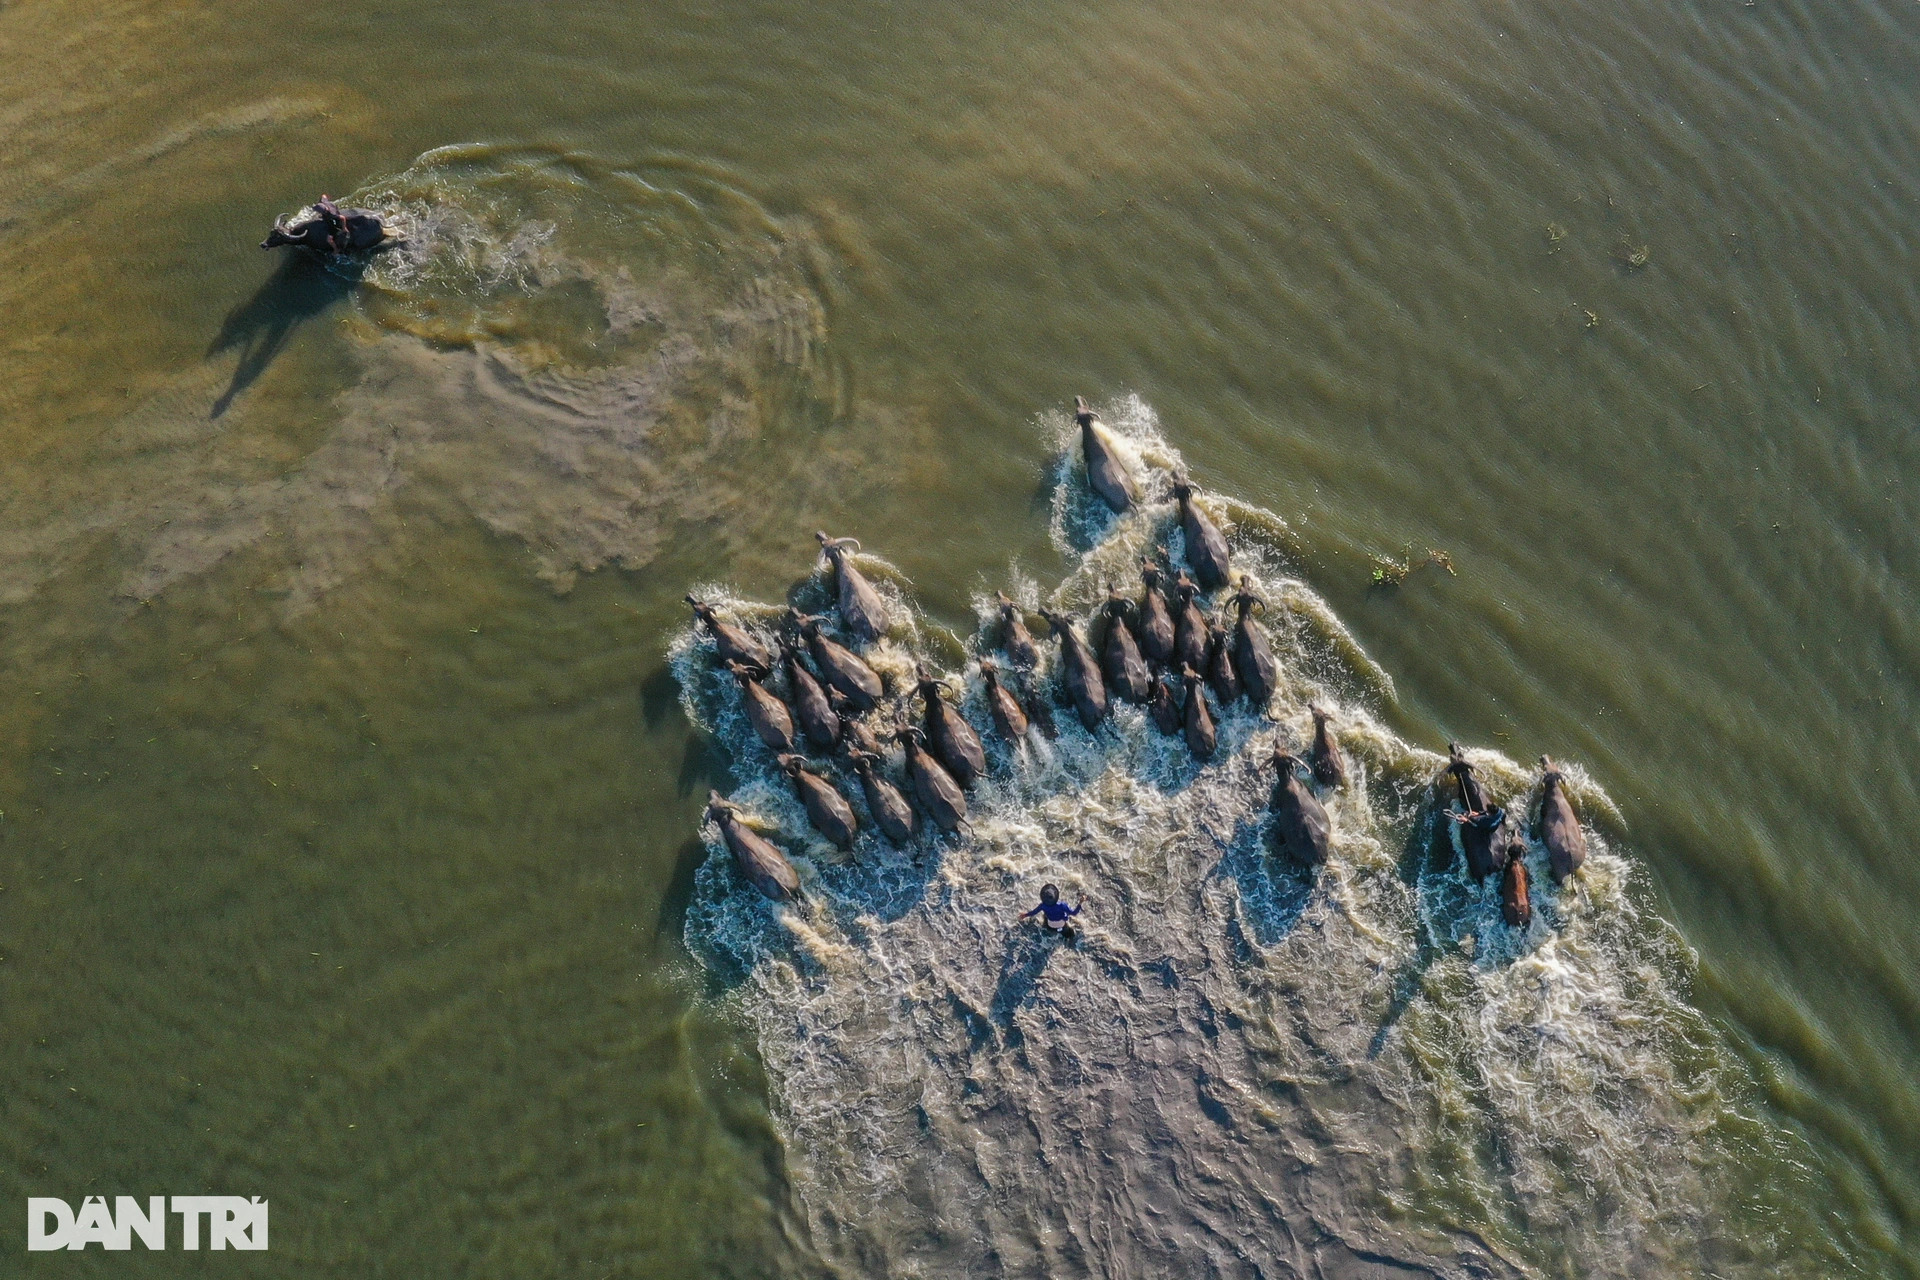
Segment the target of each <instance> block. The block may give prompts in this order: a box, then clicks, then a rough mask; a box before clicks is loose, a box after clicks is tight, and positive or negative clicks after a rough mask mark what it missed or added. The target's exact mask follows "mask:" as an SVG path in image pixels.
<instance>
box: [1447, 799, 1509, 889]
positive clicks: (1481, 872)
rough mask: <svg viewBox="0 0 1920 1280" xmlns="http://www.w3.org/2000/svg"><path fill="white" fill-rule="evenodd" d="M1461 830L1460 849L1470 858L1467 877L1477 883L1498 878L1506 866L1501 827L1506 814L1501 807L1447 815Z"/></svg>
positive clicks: (1505, 838)
mask: <svg viewBox="0 0 1920 1280" xmlns="http://www.w3.org/2000/svg"><path fill="white" fill-rule="evenodd" d="M1447 816H1448V817H1449V818H1451V819H1452V820H1453V821H1454V822H1455V823H1457V824H1459V827H1460V848H1461V849H1462V850H1464V851H1465V853H1466V855H1467V874H1468V875H1470V876H1472V877H1473V878H1474V879H1475V880H1485V879H1486V878H1487V877H1488V876H1497V875H1499V874H1500V873H1501V872H1502V871H1504V870H1506V867H1507V837H1506V835H1505V834H1504V833H1503V831H1502V828H1503V827H1505V825H1506V821H1507V811H1506V810H1505V809H1502V808H1500V807H1498V806H1497V805H1496V806H1494V807H1493V808H1490V809H1486V810H1475V811H1474V812H1471V813H1451V814H1448V815H1447Z"/></svg>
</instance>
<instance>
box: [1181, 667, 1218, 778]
mask: <svg viewBox="0 0 1920 1280" xmlns="http://www.w3.org/2000/svg"><path fill="white" fill-rule="evenodd" d="M1180 682H1181V683H1182V684H1183V685H1185V686H1186V691H1187V701H1186V705H1185V707H1184V708H1182V714H1181V728H1182V729H1183V730H1184V731H1185V733H1186V735H1187V750H1189V751H1191V752H1193V755H1194V758H1195V759H1196V760H1211V759H1212V758H1213V749H1214V747H1215V745H1217V743H1218V741H1219V737H1218V735H1217V734H1216V733H1215V732H1214V728H1213V712H1212V711H1210V710H1208V708H1207V689H1206V684H1205V682H1204V680H1203V678H1202V676H1201V675H1200V673H1199V672H1198V671H1195V670H1194V669H1193V668H1192V667H1187V668H1186V669H1185V670H1183V671H1181V673H1180Z"/></svg>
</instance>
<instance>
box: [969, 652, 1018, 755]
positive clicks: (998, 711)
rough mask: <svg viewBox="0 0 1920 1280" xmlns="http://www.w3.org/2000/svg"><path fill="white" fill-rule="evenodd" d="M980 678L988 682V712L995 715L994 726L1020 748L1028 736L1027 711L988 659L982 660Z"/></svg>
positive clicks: (1002, 735) (1001, 734)
mask: <svg viewBox="0 0 1920 1280" xmlns="http://www.w3.org/2000/svg"><path fill="white" fill-rule="evenodd" d="M980 678H981V679H982V680H985V681H986V682H987V710H988V711H990V712H992V713H993V726H994V728H996V729H998V730H999V731H1000V736H1001V737H1003V738H1005V739H1006V740H1007V741H1008V742H1009V743H1011V744H1013V745H1015V746H1018V745H1019V744H1020V742H1021V741H1022V740H1023V739H1024V738H1025V737H1026V736H1027V724H1028V720H1027V711H1026V708H1025V707H1022V706H1021V705H1020V699H1018V698H1016V697H1014V695H1013V690H1011V689H1009V688H1007V687H1006V686H1005V685H1003V684H1001V683H1000V670H999V668H998V667H995V666H994V665H993V663H992V662H991V661H989V660H988V659H986V658H982V659H980Z"/></svg>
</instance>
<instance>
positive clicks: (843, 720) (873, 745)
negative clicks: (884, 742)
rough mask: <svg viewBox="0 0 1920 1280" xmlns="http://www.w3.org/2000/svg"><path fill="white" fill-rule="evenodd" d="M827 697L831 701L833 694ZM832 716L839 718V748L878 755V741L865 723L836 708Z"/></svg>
mask: <svg viewBox="0 0 1920 1280" xmlns="http://www.w3.org/2000/svg"><path fill="white" fill-rule="evenodd" d="M827 696H828V698H829V699H831V698H832V697H833V694H832V693H831V692H830V693H828V695H827ZM834 714H835V715H838V716H840V744H841V746H843V747H845V748H846V749H847V750H848V751H849V752H853V751H864V752H866V753H867V754H868V755H870V756H877V755H879V754H880V740H879V739H878V738H876V737H874V736H873V730H872V729H869V728H868V727H867V722H866V721H864V720H859V719H855V718H854V717H853V716H852V715H851V714H843V713H842V712H841V711H840V710H839V708H837V707H836V708H835V709H834Z"/></svg>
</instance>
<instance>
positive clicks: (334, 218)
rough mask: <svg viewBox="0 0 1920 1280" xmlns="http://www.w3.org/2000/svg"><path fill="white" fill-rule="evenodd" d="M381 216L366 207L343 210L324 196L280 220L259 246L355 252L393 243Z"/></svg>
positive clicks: (340, 252)
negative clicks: (297, 212)
mask: <svg viewBox="0 0 1920 1280" xmlns="http://www.w3.org/2000/svg"><path fill="white" fill-rule="evenodd" d="M394 240H395V238H394V237H392V236H390V235H388V234H387V228H386V224H385V223H383V222H382V221H381V220H380V215H379V214H377V213H374V212H372V211H371V210H368V209H342V208H341V207H340V206H338V205H336V204H335V203H334V202H333V201H332V200H330V199H328V198H327V197H326V196H324V195H323V196H321V197H320V198H319V199H318V200H316V201H314V202H313V204H312V206H310V207H309V208H307V209H303V210H301V211H300V215H299V216H296V217H295V218H293V219H291V220H287V219H281V220H280V221H278V222H275V223H274V224H273V230H271V231H269V232H267V238H266V239H265V240H262V241H261V242H260V247H261V248H262V249H278V248H280V247H281V246H282V245H292V246H293V247H294V248H296V249H311V250H312V251H313V252H315V253H325V254H343V253H358V252H364V251H366V250H369V249H381V248H385V247H386V246H387V245H389V244H391V243H394Z"/></svg>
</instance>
